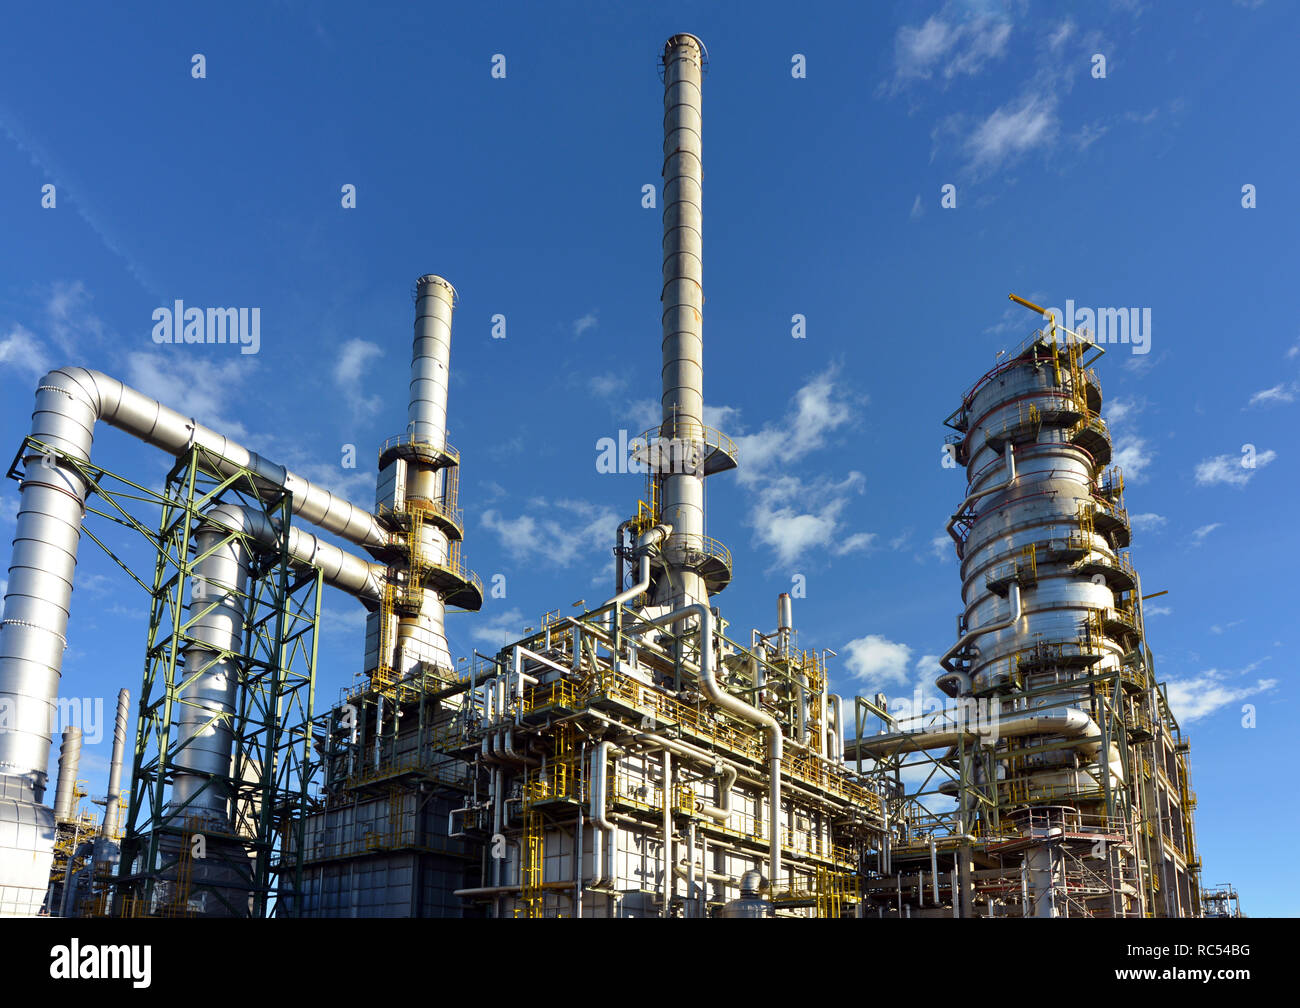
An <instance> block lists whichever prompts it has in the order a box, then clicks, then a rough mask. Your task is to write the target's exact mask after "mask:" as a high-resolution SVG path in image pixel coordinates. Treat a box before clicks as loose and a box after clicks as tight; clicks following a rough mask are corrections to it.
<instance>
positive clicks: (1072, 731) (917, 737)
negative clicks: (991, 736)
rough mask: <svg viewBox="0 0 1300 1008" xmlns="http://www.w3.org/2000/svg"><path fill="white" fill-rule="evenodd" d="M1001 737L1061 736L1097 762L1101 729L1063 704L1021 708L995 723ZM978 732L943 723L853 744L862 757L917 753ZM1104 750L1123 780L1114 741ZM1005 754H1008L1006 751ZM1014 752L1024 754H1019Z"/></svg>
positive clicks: (975, 734) (1083, 715)
mask: <svg viewBox="0 0 1300 1008" xmlns="http://www.w3.org/2000/svg"><path fill="white" fill-rule="evenodd" d="M997 732H998V736H999V737H1001V738H1023V737H1024V736H1026V735H1062V736H1065V737H1066V738H1069V739H1072V740H1074V747H1075V748H1076V749H1078V750H1079V751H1080V752H1081V753H1083V754H1084V755H1085V756H1086V757H1088V758H1089V759H1090V760H1094V761H1097V762H1100V755H1101V728H1100V727H1099V726H1098V725H1097V722H1096V721H1094V720H1093V719H1092V718H1091V717H1089V716H1088V714H1087V713H1086V712H1085V711H1081V710H1079V709H1078V708H1077V707H1066V708H1064V709H1063V710H1055V711H1020V712H1017V713H1014V714H1011V715H1009V716H1007V717H1005V718H1002V719H999V721H998V722H997ZM978 735H979V732H978V731H976V730H975V729H973V728H971V727H969V726H967V725H964V724H951V725H942V726H939V727H935V728H924V729H921V730H919V731H903V732H891V733H889V734H885V735H872V736H870V737H869V738H861V739H857V740H855V742H854V745H855V746H856V747H857V752H858V753H860V754H861V755H862V756H866V757H871V758H876V757H878V756H880V755H882V754H884V753H892V752H919V751H920V750H923V749H941V748H947V747H948V746H954V745H957V744H959V743H960V742H962V741H963V740H965V739H969V738H971V737H978ZM1110 749H1111V751H1110V752H1109V753H1107V763H1108V765H1109V767H1110V771H1111V773H1112V774H1113V775H1114V776H1115V777H1117V778H1118V779H1119V780H1120V781H1121V782H1122V781H1123V780H1124V770H1123V765H1122V764H1121V763H1120V762H1119V751H1118V749H1117V748H1116V747H1115V745H1114V743H1112V744H1111V747H1110ZM1007 755H1008V757H1009V756H1010V755H1011V754H1007ZM1017 755H1023V753H1019V754H1017Z"/></svg>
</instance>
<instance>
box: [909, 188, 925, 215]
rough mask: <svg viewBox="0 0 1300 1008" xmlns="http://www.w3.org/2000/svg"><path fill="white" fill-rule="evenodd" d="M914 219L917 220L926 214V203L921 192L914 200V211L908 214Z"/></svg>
mask: <svg viewBox="0 0 1300 1008" xmlns="http://www.w3.org/2000/svg"><path fill="white" fill-rule="evenodd" d="M908 216H909V217H911V218H912V220H917V219H918V218H920V217H924V216H925V205H924V204H923V203H922V202H921V194H920V193H917V194H916V199H914V200H912V212H911V213H909V214H908Z"/></svg>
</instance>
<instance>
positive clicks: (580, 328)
mask: <svg viewBox="0 0 1300 1008" xmlns="http://www.w3.org/2000/svg"><path fill="white" fill-rule="evenodd" d="M597 315H598V312H597V311H596V309H595V308H593V309H592V310H591V311H589V312H587V314H586V315H584V316H582V318H580V319H575V320H574V323H573V335H575V336H581V335H582V334H583V333H585V332H588V331H589V330H592V329H595V328H596V326H597V325H598V324H599V319H598V318H597Z"/></svg>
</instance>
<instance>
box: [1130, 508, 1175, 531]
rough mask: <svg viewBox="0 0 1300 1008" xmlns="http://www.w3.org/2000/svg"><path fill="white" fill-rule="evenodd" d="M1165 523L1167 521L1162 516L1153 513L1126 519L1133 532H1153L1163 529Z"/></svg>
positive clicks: (1147, 512) (1131, 516)
mask: <svg viewBox="0 0 1300 1008" xmlns="http://www.w3.org/2000/svg"><path fill="white" fill-rule="evenodd" d="M1167 521H1168V519H1167V518H1166V517H1165V516H1164V515H1160V514H1156V513H1155V512H1154V511H1146V512H1143V513H1142V514H1135V515H1129V518H1128V522H1129V524H1130V525H1131V526H1133V531H1134V532H1154V531H1155V530H1156V529H1159V528H1164V526H1165V524H1166V522H1167Z"/></svg>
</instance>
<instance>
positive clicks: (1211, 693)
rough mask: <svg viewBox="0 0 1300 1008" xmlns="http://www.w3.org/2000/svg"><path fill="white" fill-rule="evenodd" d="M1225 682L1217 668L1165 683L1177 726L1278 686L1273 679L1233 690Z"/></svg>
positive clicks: (1223, 676) (1199, 718) (1207, 715)
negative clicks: (1177, 722) (1189, 677)
mask: <svg viewBox="0 0 1300 1008" xmlns="http://www.w3.org/2000/svg"><path fill="white" fill-rule="evenodd" d="M1226 679H1227V676H1225V675H1224V674H1223V673H1221V672H1219V671H1218V670H1217V669H1209V670H1208V671H1205V672H1202V673H1201V674H1200V675H1199V676H1195V677H1194V678H1191V679H1171V680H1170V681H1169V682H1168V683H1166V685H1165V688H1166V690H1167V691H1168V696H1169V706H1170V707H1171V708H1172V709H1173V712H1174V716H1175V717H1176V718H1177V719H1178V721H1179V723H1180V724H1183V725H1186V724H1189V723H1191V722H1194V721H1200V720H1201V719H1203V718H1206V717H1209V716H1210V715H1211V714H1213V713H1214V712H1215V711H1217V710H1220V709H1222V708H1224V707H1226V706H1228V705H1229V704H1233V703H1238V702H1240V701H1242V700H1244V699H1246V698H1247V697H1251V696H1255V695H1256V694H1258V693H1266V692H1268V691H1269V690H1271V689H1272V688H1273V687H1274V686H1276V685H1277V683H1278V680H1276V679H1257V680H1256V681H1255V683H1254V685H1252V686H1238V687H1233V686H1231V685H1229V684H1228V683H1227V682H1226Z"/></svg>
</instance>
